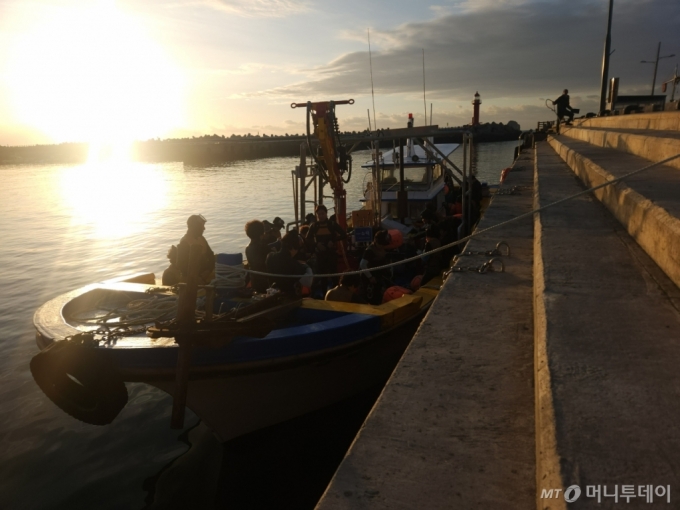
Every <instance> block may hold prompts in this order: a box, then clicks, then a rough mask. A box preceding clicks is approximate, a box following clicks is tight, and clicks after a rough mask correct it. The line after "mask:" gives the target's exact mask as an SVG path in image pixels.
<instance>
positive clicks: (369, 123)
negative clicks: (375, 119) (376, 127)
mask: <svg viewBox="0 0 680 510" xmlns="http://www.w3.org/2000/svg"><path fill="white" fill-rule="evenodd" d="M366 113H367V114H368V130H369V131H373V130H372V129H371V109H370V108H366Z"/></svg>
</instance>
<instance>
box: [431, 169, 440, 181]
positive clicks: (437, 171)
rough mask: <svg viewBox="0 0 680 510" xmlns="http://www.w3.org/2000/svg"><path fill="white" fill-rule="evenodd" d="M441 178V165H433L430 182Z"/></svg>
mask: <svg viewBox="0 0 680 510" xmlns="http://www.w3.org/2000/svg"><path fill="white" fill-rule="evenodd" d="M441 176H442V166H441V165H434V167H433V168H432V180H433V181H436V180H437V179H439V178H440V177H441Z"/></svg>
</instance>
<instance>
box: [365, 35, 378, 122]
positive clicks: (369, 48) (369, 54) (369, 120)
mask: <svg viewBox="0 0 680 510" xmlns="http://www.w3.org/2000/svg"><path fill="white" fill-rule="evenodd" d="M366 33H367V34H368V62H369V65H370V67H371V99H372V100H373V124H375V129H376V130H377V129H378V119H377V118H376V117H375V94H374V93H373V57H372V56H371V29H370V28H367V29H366ZM368 129H369V130H370V129H371V116H370V115H369V116H368Z"/></svg>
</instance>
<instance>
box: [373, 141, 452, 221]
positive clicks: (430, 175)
mask: <svg viewBox="0 0 680 510" xmlns="http://www.w3.org/2000/svg"><path fill="white" fill-rule="evenodd" d="M435 146H436V147H437V149H438V150H439V151H440V152H441V153H442V154H444V155H445V156H446V157H448V156H449V155H450V154H451V153H453V151H455V150H456V149H457V148H458V147H459V144H457V143H447V144H436V145H435ZM428 152H429V151H428ZM375 165H376V162H375V161H369V162H367V163H366V164H364V165H362V168H366V169H369V168H373V167H374V166H375ZM377 165H378V167H379V175H380V188H381V193H380V202H381V204H380V213H381V217H382V218H384V217H385V216H388V217H391V218H394V219H397V218H398V217H399V216H398V212H397V192H398V191H399V190H401V181H400V168H399V167H400V165H399V148H398V147H397V148H393V149H390V150H387V151H382V152H381V153H380V158H379V160H378V162H377ZM403 167H404V187H403V189H404V191H406V192H407V202H408V217H407V218H405V221H406V223H410V222H412V221H415V220H417V219H418V218H420V215H421V213H422V212H423V211H424V210H425V207H426V205H427V204H428V203H429V202H432V203H433V205H435V206H436V207H437V209H438V208H439V207H441V205H442V203H443V202H444V185H445V171H444V168H443V166H442V164H441V162H440V160H439V159H436V158H435V157H434V155H433V154H432V153H430V154H427V153H426V151H425V150H424V149H423V148H422V147H420V146H419V145H414V144H413V142H412V140H409V141H408V143H407V145H406V146H405V147H404V164H403ZM372 195H373V193H372V189H371V184H370V183H369V187H368V188H367V189H366V191H365V194H364V199H363V200H362V202H364V204H366V206H367V208H372V204H370V202H371V197H372Z"/></svg>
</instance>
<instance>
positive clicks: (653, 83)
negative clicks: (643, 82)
mask: <svg viewBox="0 0 680 510" xmlns="http://www.w3.org/2000/svg"><path fill="white" fill-rule="evenodd" d="M660 53H661V43H660V42H659V46H657V48H656V60H640V63H641V64H654V79H652V93H651V95H652V96H653V95H654V88H655V87H656V70H657V69H658V68H659V60H661V59H662V58H671V57H674V56H675V53H673V54H672V55H664V56H663V57H660V56H659V54H660Z"/></svg>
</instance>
